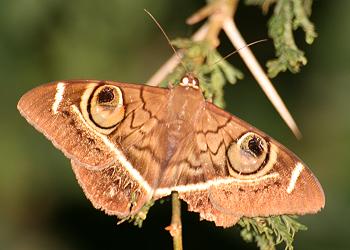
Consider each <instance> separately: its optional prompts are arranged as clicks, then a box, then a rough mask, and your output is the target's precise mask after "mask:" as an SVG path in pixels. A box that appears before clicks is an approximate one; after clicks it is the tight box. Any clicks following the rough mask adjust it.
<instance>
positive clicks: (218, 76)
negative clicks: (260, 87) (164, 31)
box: [161, 39, 243, 107]
mask: <svg viewBox="0 0 350 250" xmlns="http://www.w3.org/2000/svg"><path fill="white" fill-rule="evenodd" d="M172 43H173V45H174V46H176V47H177V48H179V49H180V50H181V51H182V53H183V59H182V64H180V65H179V66H178V67H176V69H175V70H174V71H173V72H172V73H171V74H169V75H168V77H166V78H165V79H164V81H163V82H162V84H161V85H162V86H167V84H168V83H170V84H173V85H174V84H177V83H178V82H179V81H180V79H181V78H182V77H183V76H184V75H185V74H186V73H193V74H194V75H195V76H196V77H197V78H198V79H199V81H200V87H201V89H202V90H203V92H204V95H205V97H206V98H207V99H209V100H212V101H213V102H214V103H215V104H216V105H217V106H219V107H224V106H225V101H224V86H225V83H226V82H229V83H231V84H234V83H236V81H237V80H239V79H242V78H243V74H242V72H241V71H239V70H238V69H236V68H235V67H233V66H232V65H231V64H229V63H228V62H227V61H225V60H224V59H223V58H222V56H221V55H220V54H219V53H218V52H217V50H215V49H212V48H211V47H210V46H209V44H208V43H207V42H204V41H201V42H194V41H192V40H190V39H176V40H174V41H173V42H172Z"/></svg>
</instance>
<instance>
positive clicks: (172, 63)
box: [147, 24, 208, 86]
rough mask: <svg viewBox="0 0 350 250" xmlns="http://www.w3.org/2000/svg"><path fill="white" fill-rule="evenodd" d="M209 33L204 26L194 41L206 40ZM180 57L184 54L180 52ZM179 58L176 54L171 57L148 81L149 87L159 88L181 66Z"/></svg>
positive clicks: (196, 34) (206, 26)
mask: <svg viewBox="0 0 350 250" xmlns="http://www.w3.org/2000/svg"><path fill="white" fill-rule="evenodd" d="M207 31H208V25H206V24H204V25H203V26H202V27H201V28H200V29H199V30H197V31H196V33H195V34H194V35H193V36H192V39H193V40H194V41H200V40H202V39H204V37H205V35H206V34H207ZM178 55H179V56H182V55H183V54H182V52H181V51H179V53H178ZM179 63H180V62H179V58H178V56H176V55H175V54H174V55H173V56H172V57H170V58H169V59H168V60H167V61H166V62H165V63H164V64H163V65H162V66H161V67H160V68H159V69H158V70H157V72H156V73H154V74H153V76H151V78H150V79H149V80H148V81H147V85H150V86H158V85H159V83H160V82H161V81H162V80H163V79H164V78H165V77H166V76H167V75H168V74H170V73H171V72H172V71H173V70H174V69H175V67H176V66H177V65H178V64H179Z"/></svg>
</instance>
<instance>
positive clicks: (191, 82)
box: [180, 73, 199, 89]
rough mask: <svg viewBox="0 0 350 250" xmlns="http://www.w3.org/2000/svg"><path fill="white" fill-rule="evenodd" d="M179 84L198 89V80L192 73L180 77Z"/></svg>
mask: <svg viewBox="0 0 350 250" xmlns="http://www.w3.org/2000/svg"><path fill="white" fill-rule="evenodd" d="M180 86H183V87H187V88H194V89H199V80H198V78H197V77H195V76H194V75H193V74H190V73H188V74H186V75H185V76H184V77H182V78H181V81H180Z"/></svg>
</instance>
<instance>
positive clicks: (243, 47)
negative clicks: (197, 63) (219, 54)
mask: <svg viewBox="0 0 350 250" xmlns="http://www.w3.org/2000/svg"><path fill="white" fill-rule="evenodd" d="M223 28H224V30H225V32H226V35H227V36H228V38H229V39H230V41H231V42H232V44H233V46H234V47H235V48H236V49H237V50H238V53H239V55H240V56H241V57H242V59H243V61H244V62H245V64H246V65H247V67H248V68H249V70H250V72H251V73H252V75H253V76H254V78H255V79H256V81H257V82H258V84H259V85H260V87H261V88H262V89H263V91H264V92H265V94H266V95H267V97H268V98H269V100H270V101H271V103H272V105H273V106H274V107H275V108H276V110H277V112H278V113H279V114H280V116H281V117H282V119H283V120H284V121H285V122H286V124H287V125H288V127H289V128H290V129H291V130H292V131H293V133H294V135H295V136H296V137H297V138H298V139H300V138H301V133H300V130H299V129H298V126H297V125H296V123H295V121H294V119H293V117H292V115H291V114H290V113H289V111H288V109H287V107H286V105H285V104H284V102H283V101H282V99H281V97H280V96H279V95H278V93H277V91H276V89H275V88H274V86H273V85H272V82H271V81H270V79H269V78H268V77H267V75H266V73H265V72H264V70H263V69H262V68H261V66H260V64H259V63H258V61H257V60H256V58H255V56H254V54H253V53H252V51H251V50H250V48H249V47H247V43H246V42H245V41H244V39H243V37H242V36H241V34H240V32H239V30H238V29H237V26H236V25H235V23H234V21H233V19H232V18H227V19H226V20H225V22H224V27H223Z"/></svg>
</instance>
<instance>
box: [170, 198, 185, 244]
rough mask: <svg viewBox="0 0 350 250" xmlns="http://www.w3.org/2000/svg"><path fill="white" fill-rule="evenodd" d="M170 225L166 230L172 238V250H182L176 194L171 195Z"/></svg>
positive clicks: (178, 200)
mask: <svg viewBox="0 0 350 250" xmlns="http://www.w3.org/2000/svg"><path fill="white" fill-rule="evenodd" d="M171 202H172V216H171V224H170V226H168V227H167V228H166V230H168V231H169V233H170V235H171V236H172V237H173V246H174V250H182V249H183V247H182V223H181V201H180V199H179V194H178V193H177V192H173V193H172V199H171Z"/></svg>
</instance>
